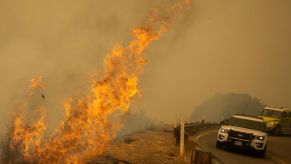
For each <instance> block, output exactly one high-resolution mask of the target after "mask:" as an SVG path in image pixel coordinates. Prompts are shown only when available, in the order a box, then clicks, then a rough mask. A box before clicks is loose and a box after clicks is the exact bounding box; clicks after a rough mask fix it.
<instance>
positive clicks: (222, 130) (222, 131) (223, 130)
mask: <svg viewBox="0 0 291 164" xmlns="http://www.w3.org/2000/svg"><path fill="white" fill-rule="evenodd" d="M220 132H221V133H227V132H228V130H227V129H223V128H221V130H220Z"/></svg>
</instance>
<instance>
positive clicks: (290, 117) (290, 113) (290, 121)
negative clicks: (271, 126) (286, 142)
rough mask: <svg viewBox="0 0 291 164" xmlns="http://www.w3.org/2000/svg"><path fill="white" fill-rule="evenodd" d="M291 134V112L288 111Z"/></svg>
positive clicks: (290, 131)
mask: <svg viewBox="0 0 291 164" xmlns="http://www.w3.org/2000/svg"><path fill="white" fill-rule="evenodd" d="M288 116H289V117H288V123H289V134H291V112H288Z"/></svg>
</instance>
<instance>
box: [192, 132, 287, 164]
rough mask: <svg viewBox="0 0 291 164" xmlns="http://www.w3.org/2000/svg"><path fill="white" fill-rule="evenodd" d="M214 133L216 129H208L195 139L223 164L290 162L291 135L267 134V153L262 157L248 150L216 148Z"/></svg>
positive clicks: (283, 163)
mask: <svg viewBox="0 0 291 164" xmlns="http://www.w3.org/2000/svg"><path fill="white" fill-rule="evenodd" d="M216 135H217V130H215V131H209V132H206V133H204V134H201V135H200V136H198V137H197V141H198V142H199V144H200V145H201V146H202V147H203V148H204V149H206V150H207V151H210V152H211V153H212V154H213V155H215V156H216V157H218V158H219V159H220V160H221V161H222V162H223V163H225V164H233V163H236V164H246V163H247V164H258V163H264V164H273V163H282V164H285V163H290V164H291V137H272V136H269V138H268V139H269V140H268V148H267V155H266V156H265V157H264V158H258V157H255V156H253V155H251V154H250V153H248V152H239V151H234V150H222V149H217V148H216V147H215V144H216Z"/></svg>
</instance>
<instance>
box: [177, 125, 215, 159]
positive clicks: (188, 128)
mask: <svg viewBox="0 0 291 164" xmlns="http://www.w3.org/2000/svg"><path fill="white" fill-rule="evenodd" d="M219 126H220V125H219V124H218V123H213V122H195V123H188V124H185V125H184V130H183V131H184V137H183V135H182V134H181V131H180V130H181V125H180V126H178V127H176V128H174V138H175V144H176V146H179V145H180V141H181V136H182V137H183V139H182V142H183V141H184V145H185V146H182V147H183V148H182V149H184V150H182V152H185V154H184V156H185V157H186V159H188V160H189V161H190V163H195V164H200V163H201V164H210V163H211V158H212V157H213V156H212V155H211V153H209V152H206V151H204V150H203V149H202V148H201V147H200V146H199V145H198V144H197V142H196V141H195V140H194V139H193V136H195V134H197V133H198V132H201V131H205V130H210V129H216V128H219ZM182 127H183V126H182Z"/></svg>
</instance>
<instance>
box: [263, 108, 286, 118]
mask: <svg viewBox="0 0 291 164" xmlns="http://www.w3.org/2000/svg"><path fill="white" fill-rule="evenodd" d="M261 115H262V116H267V117H273V118H281V115H282V112H281V111H277V110H270V109H264V110H263V111H262V113H261Z"/></svg>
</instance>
